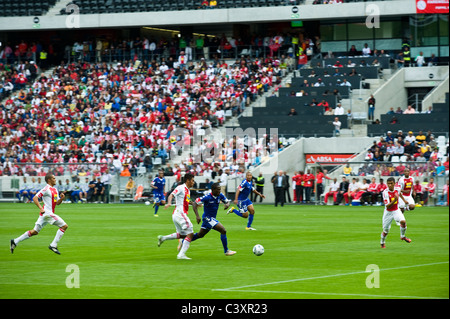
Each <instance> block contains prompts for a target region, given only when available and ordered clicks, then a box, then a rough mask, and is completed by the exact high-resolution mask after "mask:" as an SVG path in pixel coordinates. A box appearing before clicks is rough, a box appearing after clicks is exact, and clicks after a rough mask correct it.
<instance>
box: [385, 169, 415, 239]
mask: <svg viewBox="0 0 450 319" xmlns="http://www.w3.org/2000/svg"><path fill="white" fill-rule="evenodd" d="M386 184H387V186H388V187H387V188H386V189H385V190H384V191H383V193H382V194H383V202H384V205H385V208H384V213H383V232H382V233H381V242H380V244H381V248H386V244H385V241H386V236H387V235H388V234H389V230H390V229H391V223H392V221H393V220H395V222H396V223H398V224H400V239H401V240H404V241H405V242H407V243H410V242H411V239H409V238H407V237H406V235H405V234H406V219H405V216H404V215H403V213H402V211H401V210H400V209H399V199H402V200H403V201H404V202H405V203H406V199H404V197H403V195H402V193H401V192H399V190H398V189H396V187H395V179H394V178H393V177H389V178H388V179H387V182H386Z"/></svg>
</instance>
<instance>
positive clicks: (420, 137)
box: [415, 131, 427, 146]
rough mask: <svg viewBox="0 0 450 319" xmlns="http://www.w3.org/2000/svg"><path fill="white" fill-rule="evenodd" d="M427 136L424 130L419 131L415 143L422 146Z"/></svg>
mask: <svg viewBox="0 0 450 319" xmlns="http://www.w3.org/2000/svg"><path fill="white" fill-rule="evenodd" d="M426 139H427V137H426V136H425V134H423V132H422V131H419V134H417V135H416V140H415V144H417V145H418V146H421V145H422V143H423V142H424V141H426Z"/></svg>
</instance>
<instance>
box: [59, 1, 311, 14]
mask: <svg viewBox="0 0 450 319" xmlns="http://www.w3.org/2000/svg"><path fill="white" fill-rule="evenodd" d="M72 3H74V4H76V5H77V6H79V8H80V13H81V14H101V13H120V12H152V11H179V10H199V9H207V8H208V9H209V8H211V7H210V6H209V5H208V6H206V5H205V6H204V5H202V1H201V0H195V1H194V0H175V1H165V0H152V1H148V0H74V1H72ZM302 3H304V0H294V1H290V0H262V1H259V0H258V1H257V0H224V1H218V2H217V5H216V6H215V8H217V9H226V8H252V7H264V6H287V5H296V4H302ZM60 14H62V15H64V14H68V13H67V12H66V10H65V9H62V10H61V12H60Z"/></svg>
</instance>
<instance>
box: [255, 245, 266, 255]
mask: <svg viewBox="0 0 450 319" xmlns="http://www.w3.org/2000/svg"><path fill="white" fill-rule="evenodd" d="M253 253H254V254H255V255H256V256H261V255H262V254H264V247H263V246H261V245H260V244H258V245H255V246H254V247H253Z"/></svg>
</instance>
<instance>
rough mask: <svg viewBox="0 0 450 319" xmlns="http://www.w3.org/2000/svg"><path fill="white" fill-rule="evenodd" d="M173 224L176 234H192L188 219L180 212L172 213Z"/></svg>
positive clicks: (192, 228)
mask: <svg viewBox="0 0 450 319" xmlns="http://www.w3.org/2000/svg"><path fill="white" fill-rule="evenodd" d="M172 220H173V223H174V224H175V228H176V230H177V233H178V234H180V235H188V234H190V233H193V232H194V226H193V225H192V223H191V221H190V220H189V217H188V216H187V215H186V214H185V213H182V212H178V211H176V210H175V211H174V213H173V215H172Z"/></svg>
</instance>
